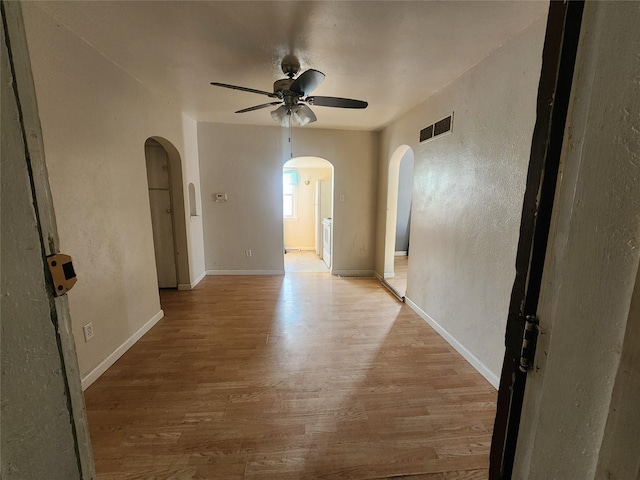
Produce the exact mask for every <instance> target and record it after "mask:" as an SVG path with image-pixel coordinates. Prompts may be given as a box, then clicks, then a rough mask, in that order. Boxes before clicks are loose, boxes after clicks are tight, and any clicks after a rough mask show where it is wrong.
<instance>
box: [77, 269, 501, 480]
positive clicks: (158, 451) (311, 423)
mask: <svg viewBox="0 0 640 480" xmlns="http://www.w3.org/2000/svg"><path fill="white" fill-rule="evenodd" d="M161 300H162V307H163V309H164V311H165V315H166V316H165V318H164V319H163V320H161V321H160V322H159V323H158V324H157V325H156V326H155V327H154V328H153V329H152V330H151V331H150V332H149V333H147V334H146V335H145V336H144V337H143V338H142V339H141V340H140V341H139V342H138V343H137V344H136V345H134V346H133V347H132V348H131V349H130V350H129V351H128V352H127V353H126V354H125V355H124V356H123V357H122V358H121V359H120V360H119V361H118V362H117V363H116V364H115V365H114V366H113V367H112V368H111V369H110V370H108V371H107V372H106V373H105V374H104V375H103V376H102V377H101V378H100V379H99V380H97V381H96V382H95V383H94V384H93V385H92V386H91V387H89V389H88V390H87V391H86V392H85V396H86V404H87V411H88V417H89V426H90V430H91V436H92V443H93V448H94V455H95V460H96V466H97V471H98V474H99V478H100V479H102V480H107V479H109V480H115V479H119V480H122V479H127V478H158V479H166V478H178V479H192V478H194V479H195V478H200V479H213V478H224V479H278V480H281V479H303V478H304V479H320V478H331V479H336V478H349V479H381V478H389V477H396V476H399V475H411V477H410V478H411V479H412V480H415V479H432V480H433V479H439V480H443V479H449V478H465V479H481V478H485V477H486V472H487V468H488V451H489V444H490V441H491V429H492V426H493V419H494V414H495V397H496V391H495V390H494V388H493V387H492V386H491V385H489V384H488V383H487V382H486V380H485V379H484V378H483V377H482V376H481V375H480V374H478V373H477V372H476V371H475V370H474V369H473V368H472V367H471V366H470V365H468V364H467V363H466V361H465V360H463V359H462V357H460V356H459V355H458V354H457V353H456V352H455V351H454V350H453V348H451V347H450V346H449V345H448V344H447V343H446V342H445V341H444V340H443V339H441V338H440V337H439V336H438V335H437V334H436V333H435V332H434V331H433V330H432V329H431V327H429V326H428V325H427V324H426V323H425V322H424V321H423V320H422V319H420V318H419V317H418V316H417V315H416V314H415V313H414V312H413V311H412V310H411V309H410V308H408V307H407V306H406V305H404V304H402V303H399V302H398V301H396V300H395V298H393V297H392V296H391V295H390V294H389V293H388V292H387V291H386V290H385V289H384V288H383V287H382V286H381V285H380V284H379V282H378V281H377V280H375V279H354V278H338V277H334V276H331V275H327V274H314V273H305V274H295V273H288V274H286V275H285V276H243V277H231V276H218V277H207V278H205V279H204V280H203V281H202V283H201V284H200V285H199V286H198V287H197V288H196V289H195V290H192V291H182V292H178V291H163V292H162V297H161Z"/></svg>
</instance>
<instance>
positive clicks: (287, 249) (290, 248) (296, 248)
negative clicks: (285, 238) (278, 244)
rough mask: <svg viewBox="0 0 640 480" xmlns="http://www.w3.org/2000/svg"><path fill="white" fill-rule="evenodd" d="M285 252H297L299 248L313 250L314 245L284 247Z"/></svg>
mask: <svg viewBox="0 0 640 480" xmlns="http://www.w3.org/2000/svg"><path fill="white" fill-rule="evenodd" d="M284 249H285V251H287V252H297V251H298V250H300V251H301V252H315V251H316V247H284Z"/></svg>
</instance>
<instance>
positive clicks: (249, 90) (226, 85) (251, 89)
mask: <svg viewBox="0 0 640 480" xmlns="http://www.w3.org/2000/svg"><path fill="white" fill-rule="evenodd" d="M211 85H215V86H216V87H224V88H231V89H232V90H242V91H243V92H249V93H259V94H260V95H266V96H268V97H271V98H280V97H278V95H276V94H275V93H271V92H265V91H264V90H256V89H255V88H247V87H239V86H238V85H229V84H228V83H218V82H211Z"/></svg>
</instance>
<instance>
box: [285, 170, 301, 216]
mask: <svg viewBox="0 0 640 480" xmlns="http://www.w3.org/2000/svg"><path fill="white" fill-rule="evenodd" d="M297 187H298V172H297V170H284V171H283V172H282V206H283V214H284V218H295V216H296V189H297Z"/></svg>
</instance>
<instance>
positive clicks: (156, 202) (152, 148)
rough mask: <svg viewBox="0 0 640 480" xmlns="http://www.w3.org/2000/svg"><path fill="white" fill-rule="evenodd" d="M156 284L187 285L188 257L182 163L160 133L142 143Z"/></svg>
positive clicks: (172, 147)
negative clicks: (158, 135) (159, 135)
mask: <svg viewBox="0 0 640 480" xmlns="http://www.w3.org/2000/svg"><path fill="white" fill-rule="evenodd" d="M144 152H145V159H146V166H147V182H148V187H149V205H150V210H151V227H152V230H153V246H154V252H155V258H156V271H157V277H158V288H178V289H181V290H186V289H189V288H190V286H191V284H190V280H189V260H188V255H187V236H186V221H185V215H186V212H185V207H184V205H185V204H184V198H183V188H182V164H181V161H180V155H179V153H178V151H177V150H176V148H175V147H174V146H173V145H172V144H171V143H170V142H168V141H167V140H165V139H163V138H160V137H153V138H148V139H147V141H146V142H145V144H144Z"/></svg>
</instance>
